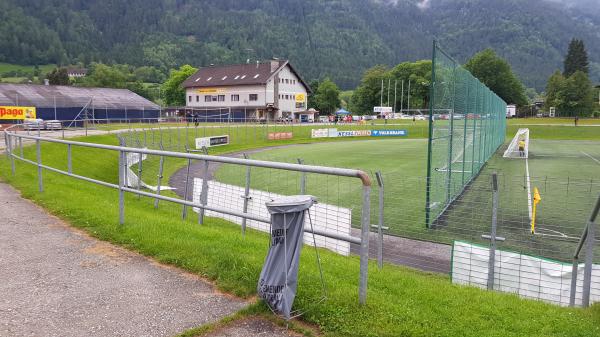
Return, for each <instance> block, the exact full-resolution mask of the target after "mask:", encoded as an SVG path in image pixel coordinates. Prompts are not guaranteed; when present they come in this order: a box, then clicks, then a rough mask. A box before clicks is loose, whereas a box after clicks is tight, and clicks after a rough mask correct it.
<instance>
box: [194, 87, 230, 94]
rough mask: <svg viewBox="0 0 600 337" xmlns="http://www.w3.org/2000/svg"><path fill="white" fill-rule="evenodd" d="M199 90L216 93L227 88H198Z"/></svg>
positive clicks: (205, 92) (204, 92)
mask: <svg viewBox="0 0 600 337" xmlns="http://www.w3.org/2000/svg"><path fill="white" fill-rule="evenodd" d="M198 92H199V93H201V94H216V93H223V92H225V89H223V88H200V89H198Z"/></svg>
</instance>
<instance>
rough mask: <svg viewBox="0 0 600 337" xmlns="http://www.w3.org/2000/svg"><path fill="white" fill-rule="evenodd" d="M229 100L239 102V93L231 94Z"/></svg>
mask: <svg viewBox="0 0 600 337" xmlns="http://www.w3.org/2000/svg"><path fill="white" fill-rule="evenodd" d="M231 101H232V102H239V101H240V95H231Z"/></svg>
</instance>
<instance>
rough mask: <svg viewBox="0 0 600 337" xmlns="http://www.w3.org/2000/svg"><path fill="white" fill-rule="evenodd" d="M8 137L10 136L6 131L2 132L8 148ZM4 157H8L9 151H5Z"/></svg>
mask: <svg viewBox="0 0 600 337" xmlns="http://www.w3.org/2000/svg"><path fill="white" fill-rule="evenodd" d="M8 137H10V136H9V135H8V132H4V144H5V145H6V148H7V149H8ZM6 159H10V151H6Z"/></svg>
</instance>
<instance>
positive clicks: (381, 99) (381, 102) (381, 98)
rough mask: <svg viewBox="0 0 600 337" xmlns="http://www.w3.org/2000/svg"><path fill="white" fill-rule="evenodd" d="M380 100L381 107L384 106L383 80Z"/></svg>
mask: <svg viewBox="0 0 600 337" xmlns="http://www.w3.org/2000/svg"><path fill="white" fill-rule="evenodd" d="M380 96H381V97H380V99H379V106H383V78H382V79H381V95H380Z"/></svg>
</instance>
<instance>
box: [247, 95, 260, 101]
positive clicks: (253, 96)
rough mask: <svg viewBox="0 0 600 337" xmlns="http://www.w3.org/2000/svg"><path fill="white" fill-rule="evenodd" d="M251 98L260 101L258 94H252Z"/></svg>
mask: <svg viewBox="0 0 600 337" xmlns="http://www.w3.org/2000/svg"><path fill="white" fill-rule="evenodd" d="M249 98H250V100H251V101H258V94H250V96H249Z"/></svg>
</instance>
